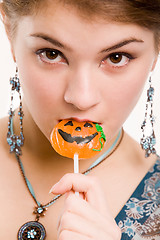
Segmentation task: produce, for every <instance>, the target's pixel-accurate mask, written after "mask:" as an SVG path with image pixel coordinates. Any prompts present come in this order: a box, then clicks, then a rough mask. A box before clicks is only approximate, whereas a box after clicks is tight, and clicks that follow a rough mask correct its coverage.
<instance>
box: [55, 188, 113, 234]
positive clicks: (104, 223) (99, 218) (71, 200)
mask: <svg viewBox="0 0 160 240" xmlns="http://www.w3.org/2000/svg"><path fill="white" fill-rule="evenodd" d="M66 212H70V213H73V214H75V215H77V216H80V217H81V218H83V219H84V220H87V221H89V222H90V223H92V224H94V225H96V226H97V227H99V228H100V229H102V230H103V231H105V230H106V228H109V229H113V227H115V228H116V222H115V220H114V219H113V218H112V217H111V216H110V215H108V214H107V213H106V214H104V213H103V215H102V214H101V213H100V212H99V211H97V210H96V209H95V207H92V206H91V205H90V204H89V203H88V202H86V201H85V200H83V199H81V198H78V197H77V196H75V195H74V194H73V192H71V193H68V195H67V198H66V200H65V203H64V207H63V210H62V212H61V215H60V218H59V223H58V227H59V224H60V221H61V218H62V216H63V215H64V214H66Z"/></svg>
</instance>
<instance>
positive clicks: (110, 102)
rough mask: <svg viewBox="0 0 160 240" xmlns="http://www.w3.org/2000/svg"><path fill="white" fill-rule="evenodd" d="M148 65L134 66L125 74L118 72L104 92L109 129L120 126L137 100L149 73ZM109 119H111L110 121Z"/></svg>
mask: <svg viewBox="0 0 160 240" xmlns="http://www.w3.org/2000/svg"><path fill="white" fill-rule="evenodd" d="M148 69H149V67H147V68H144V69H143V68H142V65H141V69H140V68H136V69H133V70H132V71H131V70H130V71H128V73H125V74H119V76H117V77H116V78H114V80H113V81H112V83H111V84H109V85H108V88H106V87H104V89H107V92H105V96H106V99H105V103H106V108H105V109H108V110H107V111H108V112H109V114H108V115H109V117H107V119H108V123H109V124H108V125H109V128H110V129H113V128H114V129H115V128H116V127H117V126H118V127H121V126H122V125H123V123H124V122H125V121H126V119H127V117H128V116H129V114H130V113H131V111H132V110H133V108H134V107H135V105H136V103H137V102H138V100H139V98H140V96H141V93H142V91H143V88H144V85H145V82H146V79H147V77H148V74H149V70H148ZM110 119H111V121H110Z"/></svg>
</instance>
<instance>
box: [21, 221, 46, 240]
mask: <svg viewBox="0 0 160 240" xmlns="http://www.w3.org/2000/svg"><path fill="white" fill-rule="evenodd" d="M45 238H46V230H45V228H44V226H43V225H42V224H41V223H39V222H37V221H31V222H27V223H25V224H24V225H23V226H22V227H21V228H20V229H19V231H18V240H28V239H35V240H43V239H45Z"/></svg>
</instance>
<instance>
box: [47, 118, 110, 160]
mask: <svg viewBox="0 0 160 240" xmlns="http://www.w3.org/2000/svg"><path fill="white" fill-rule="evenodd" d="M105 141H106V138H105V135H104V132H103V129H102V127H101V126H100V125H98V124H95V123H92V122H77V121H75V120H68V119H66V120H62V121H60V122H59V123H58V124H57V125H56V126H55V127H54V129H53V131H52V133H51V136H50V142H51V144H52V147H53V148H54V149H55V151H56V152H57V153H59V154H60V155H62V156H65V157H68V158H74V154H75V153H77V154H78V157H79V158H80V159H82V158H91V157H93V156H95V155H96V154H97V153H98V152H99V151H101V150H102V147H103V145H104V142H105Z"/></svg>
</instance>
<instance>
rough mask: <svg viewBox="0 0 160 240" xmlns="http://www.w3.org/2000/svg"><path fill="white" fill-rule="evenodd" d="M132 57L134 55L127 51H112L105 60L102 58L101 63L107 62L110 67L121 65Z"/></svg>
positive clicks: (125, 63)
mask: <svg viewBox="0 0 160 240" xmlns="http://www.w3.org/2000/svg"><path fill="white" fill-rule="evenodd" d="M132 59H134V57H133V56H132V55H131V54H128V53H112V54H110V55H109V56H108V57H107V58H106V59H105V60H103V61H102V63H103V64H106V63H107V64H109V65H110V66H112V67H123V66H125V65H127V64H128V63H129V62H130V60H132Z"/></svg>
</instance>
